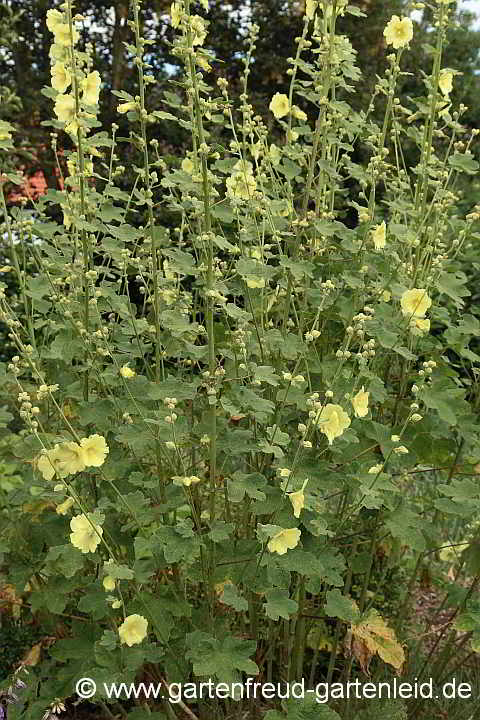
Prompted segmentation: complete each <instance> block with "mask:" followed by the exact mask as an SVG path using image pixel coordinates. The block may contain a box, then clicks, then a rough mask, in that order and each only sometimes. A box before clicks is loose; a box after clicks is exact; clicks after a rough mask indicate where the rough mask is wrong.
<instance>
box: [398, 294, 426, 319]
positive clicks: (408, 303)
mask: <svg viewBox="0 0 480 720" xmlns="http://www.w3.org/2000/svg"><path fill="white" fill-rule="evenodd" d="M431 304H432V301H431V299H430V297H429V296H428V294H427V291H426V290H422V289H420V288H412V289H411V290H406V291H405V292H404V293H403V295H402V297H401V299H400V305H401V306H402V313H403V314H404V315H409V316H411V317H415V318H423V317H424V316H425V313H426V312H427V310H428V308H429V307H430V305H431Z"/></svg>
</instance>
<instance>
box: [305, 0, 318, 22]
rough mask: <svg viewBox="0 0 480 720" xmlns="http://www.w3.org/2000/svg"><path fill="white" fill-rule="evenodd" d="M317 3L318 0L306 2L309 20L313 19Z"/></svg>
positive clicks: (306, 12) (306, 13)
mask: <svg viewBox="0 0 480 720" xmlns="http://www.w3.org/2000/svg"><path fill="white" fill-rule="evenodd" d="M317 5H318V2H317V0H307V2H306V3H305V15H306V16H307V18H308V19H309V20H313V17H314V15H315V10H316V9H317Z"/></svg>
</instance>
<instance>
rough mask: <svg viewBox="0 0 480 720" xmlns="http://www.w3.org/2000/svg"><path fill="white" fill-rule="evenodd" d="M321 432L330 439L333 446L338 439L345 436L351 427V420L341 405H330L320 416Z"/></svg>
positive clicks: (329, 442)
mask: <svg viewBox="0 0 480 720" xmlns="http://www.w3.org/2000/svg"><path fill="white" fill-rule="evenodd" d="M319 423H320V432H322V433H323V434H324V435H326V436H327V438H328V444H329V445H331V444H332V443H333V441H334V440H335V438H336V437H340V435H343V433H344V431H345V430H346V429H347V428H348V426H349V425H350V418H349V417H348V415H347V413H346V412H345V410H344V409H343V408H342V407H341V406H340V405H332V404H331V403H328V405H325V407H324V408H323V409H322V410H321V411H320V414H319Z"/></svg>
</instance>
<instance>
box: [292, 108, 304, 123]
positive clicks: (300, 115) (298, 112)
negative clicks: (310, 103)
mask: <svg viewBox="0 0 480 720" xmlns="http://www.w3.org/2000/svg"><path fill="white" fill-rule="evenodd" d="M292 115H293V117H294V118H296V119H297V120H301V121H302V122H306V120H307V113H305V112H303V110H301V109H300V108H299V107H297V105H292Z"/></svg>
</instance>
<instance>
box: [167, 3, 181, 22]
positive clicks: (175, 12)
mask: <svg viewBox="0 0 480 720" xmlns="http://www.w3.org/2000/svg"><path fill="white" fill-rule="evenodd" d="M170 18H171V20H172V27H174V28H177V27H178V26H179V25H180V20H181V19H182V5H181V3H179V2H173V3H172V4H171V6H170Z"/></svg>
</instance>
